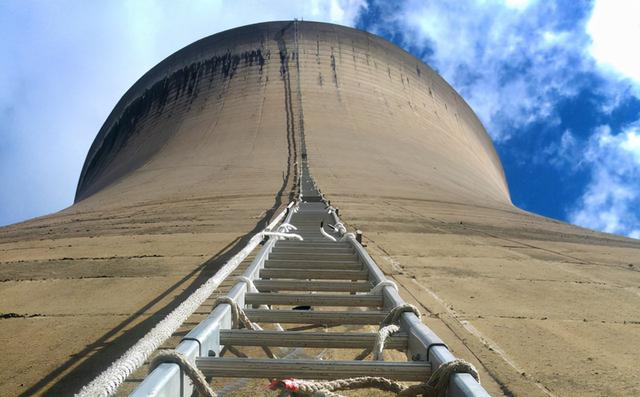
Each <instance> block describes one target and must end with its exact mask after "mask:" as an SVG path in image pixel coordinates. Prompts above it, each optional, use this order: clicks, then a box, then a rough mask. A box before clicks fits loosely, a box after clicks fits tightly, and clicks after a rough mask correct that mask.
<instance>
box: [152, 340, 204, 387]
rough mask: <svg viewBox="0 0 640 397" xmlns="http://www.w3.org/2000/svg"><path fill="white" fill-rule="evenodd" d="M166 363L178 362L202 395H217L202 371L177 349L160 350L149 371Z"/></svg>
mask: <svg viewBox="0 0 640 397" xmlns="http://www.w3.org/2000/svg"><path fill="white" fill-rule="evenodd" d="M164 363H172V364H177V365H178V366H179V367H180V368H181V369H182V370H183V371H184V373H185V375H187V377H189V379H191V383H193V386H194V387H195V389H196V390H197V391H198V395H199V396H200V397H216V393H215V392H214V391H213V389H211V386H210V385H209V382H207V380H206V378H205V376H204V374H203V373H202V371H200V369H198V367H196V366H195V365H194V364H193V363H191V361H189V359H188V358H187V357H186V356H185V355H184V354H182V353H180V352H177V351H175V350H169V351H162V352H159V353H158V354H156V355H155V356H154V357H153V359H152V360H151V363H150V364H149V373H151V372H153V370H154V369H156V368H157V367H158V365H160V364H164Z"/></svg>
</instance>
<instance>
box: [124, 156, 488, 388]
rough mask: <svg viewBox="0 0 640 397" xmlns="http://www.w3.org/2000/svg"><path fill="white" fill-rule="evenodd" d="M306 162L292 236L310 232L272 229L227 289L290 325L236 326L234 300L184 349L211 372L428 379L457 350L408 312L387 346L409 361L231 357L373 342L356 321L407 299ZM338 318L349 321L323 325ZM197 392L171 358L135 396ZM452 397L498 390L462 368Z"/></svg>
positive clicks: (248, 307)
mask: <svg viewBox="0 0 640 397" xmlns="http://www.w3.org/2000/svg"><path fill="white" fill-rule="evenodd" d="M305 163H306V161H305V162H304V163H303V165H302V167H301V173H300V181H299V186H300V197H299V200H298V201H297V202H296V204H295V206H290V211H289V212H288V214H287V216H286V218H285V220H284V224H290V225H293V226H294V227H295V229H293V228H288V232H289V234H298V235H300V236H301V237H302V238H303V240H302V241H297V240H294V239H291V240H283V239H281V237H276V236H272V237H269V238H268V239H267V240H266V242H265V243H264V245H263V246H262V248H261V249H260V251H259V252H258V254H257V255H256V256H255V258H254V260H253V262H252V263H251V265H250V266H249V267H248V268H247V270H246V271H245V272H244V274H243V277H244V278H243V280H239V281H238V282H236V284H235V285H234V286H233V287H232V288H231V290H230V291H229V293H228V294H227V296H228V297H230V298H231V299H233V300H234V301H235V302H237V303H238V304H239V305H240V306H241V307H244V311H245V313H246V314H247V316H248V317H249V319H250V320H251V321H252V322H254V323H260V324H262V325H263V326H264V327H269V325H268V324H271V325H273V324H276V323H277V324H282V325H284V326H285V328H286V329H285V330H278V329H273V327H272V328H271V329H263V330H247V329H231V308H230V306H229V305H228V304H220V305H217V306H216V307H215V308H214V310H213V311H212V312H211V314H210V315H209V317H208V318H207V319H206V320H204V321H202V322H201V323H200V324H198V325H197V326H196V327H195V328H194V329H193V330H192V331H191V332H189V333H188V334H187V335H186V336H185V337H184V338H183V339H182V342H181V343H180V345H179V346H178V347H177V349H176V350H177V351H179V352H181V353H182V354H184V355H186V356H187V357H189V358H191V359H192V360H193V361H194V362H195V364H196V365H197V367H198V368H199V369H200V370H201V371H202V372H203V373H204V375H205V376H207V377H215V378H218V377H220V378H264V379H265V380H266V379H273V378H276V379H282V378H289V377H293V378H300V379H313V380H329V379H339V378H350V377H358V376H382V377H386V378H389V379H392V380H397V381H408V382H424V381H426V380H427V379H428V378H429V376H430V374H431V372H432V370H433V369H435V368H437V367H438V366H440V365H441V364H443V363H446V362H449V361H452V360H454V357H453V355H452V354H451V353H450V352H449V350H448V349H447V347H446V345H445V344H444V343H443V341H442V340H440V338H438V336H437V335H435V334H434V333H433V332H432V331H431V330H430V329H429V328H427V327H426V326H425V325H424V324H422V322H421V321H420V320H419V319H418V317H416V315H414V314H413V313H403V314H402V316H401V321H400V327H401V331H400V332H399V333H397V334H395V335H393V336H392V337H390V338H389V339H388V340H387V343H386V345H385V348H386V349H387V350H400V351H403V352H404V353H405V354H406V358H407V360H395V361H371V360H354V359H349V360H342V359H341V360H317V359H310V358H293V359H290V358H286V357H285V358H279V359H272V358H268V357H266V356H265V354H264V353H262V354H261V357H255V358H254V357H251V358H248V357H229V356H230V355H231V354H230V352H235V353H236V354H238V351H240V352H241V351H242V349H254V350H256V349H258V348H268V349H276V348H279V349H282V348H306V349H313V348H323V349H366V348H371V347H373V344H374V342H375V339H376V332H372V331H374V330H373V329H371V327H369V330H368V332H362V331H359V332H354V331H353V328H355V327H366V326H369V325H378V324H380V322H381V321H382V320H383V318H384V317H385V316H386V314H387V313H388V312H389V310H390V309H392V308H394V307H396V306H399V305H401V304H403V303H404V301H403V300H402V298H401V297H400V295H399V294H398V291H397V290H396V288H395V286H394V285H393V283H391V282H389V281H388V280H387V279H386V277H385V276H384V274H383V273H382V271H381V270H380V268H379V267H378V266H377V265H376V264H375V262H374V261H373V259H372V258H371V256H369V254H368V253H367V251H366V250H365V249H364V247H363V246H362V245H361V244H360V242H359V241H357V240H358V239H357V238H356V236H355V235H353V234H345V233H344V232H345V230H344V227H343V226H342V224H341V222H340V218H339V216H338V211H337V210H335V209H333V208H332V207H331V206H330V205H329V203H328V202H327V201H326V200H325V199H324V198H323V196H322V195H321V193H320V191H319V189H317V187H316V185H315V183H314V182H313V179H312V178H311V176H310V174H309V172H308V169H307V168H306V164H305ZM321 224H322V225H323V226H322V228H323V230H321ZM333 240H335V241H333ZM248 280H251V282H248ZM376 286H377V287H376ZM336 326H342V327H348V329H347V330H341V332H320V331H321V330H322V329H324V330H325V331H326V330H327V329H328V328H329V327H336ZM280 329H282V328H280ZM258 352H261V351H258ZM240 355H242V354H240ZM265 382H266V381H265ZM191 393H192V386H191V383H190V381H189V380H188V379H187V378H186V377H185V375H184V374H183V373H182V372H181V370H180V368H179V367H178V366H177V365H176V364H170V363H165V364H161V365H160V366H158V367H157V368H156V369H155V370H154V371H153V372H152V373H151V374H150V375H149V376H148V377H147V378H146V379H145V380H144V381H143V382H142V383H141V384H140V386H139V387H138V388H137V389H136V390H135V391H134V393H133V394H132V396H134V397H140V396H190V395H191ZM274 395H275V394H274ZM448 395H449V396H488V394H487V392H486V391H485V390H484V389H483V388H482V386H480V384H479V383H478V382H476V381H475V379H474V378H473V377H472V376H471V375H469V374H454V375H452V377H451V380H450V383H449V390H448Z"/></svg>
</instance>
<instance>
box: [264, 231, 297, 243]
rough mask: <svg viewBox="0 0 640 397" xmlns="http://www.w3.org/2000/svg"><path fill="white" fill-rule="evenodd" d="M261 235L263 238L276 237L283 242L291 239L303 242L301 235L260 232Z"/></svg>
mask: <svg viewBox="0 0 640 397" xmlns="http://www.w3.org/2000/svg"><path fill="white" fill-rule="evenodd" d="M261 234H262V235H263V236H269V237H278V238H280V239H284V240H291V239H293V240H299V241H303V240H304V239H303V238H302V236H301V235H299V234H295V233H281V232H262V233H261Z"/></svg>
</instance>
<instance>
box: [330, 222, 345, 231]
mask: <svg viewBox="0 0 640 397" xmlns="http://www.w3.org/2000/svg"><path fill="white" fill-rule="evenodd" d="M333 227H334V228H335V229H336V230H337V231H338V232H340V234H345V233H346V232H347V228H346V227H345V226H344V223H342V222H340V221H338V223H336V224H335V225H333Z"/></svg>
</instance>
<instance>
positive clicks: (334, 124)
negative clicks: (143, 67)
mask: <svg viewBox="0 0 640 397" xmlns="http://www.w3.org/2000/svg"><path fill="white" fill-rule="evenodd" d="M303 133H304V134H305V137H306V142H307V145H308V151H309V161H310V164H311V167H312V172H313V173H314V175H315V176H316V178H317V179H318V181H319V182H320V185H321V187H322V188H323V189H326V191H327V192H328V191H333V192H335V193H336V194H347V195H349V194H351V195H353V194H356V195H363V194H365V195H372V194H373V195H395V196H399V197H405V196H406V197H409V198H425V199H438V200H443V199H450V200H455V201H467V202H472V201H476V200H482V201H485V202H493V203H501V204H508V203H509V193H508V188H507V185H506V181H505V178H504V173H503V171H502V166H501V164H500V161H499V159H498V157H497V155H496V153H495V150H494V148H493V145H492V143H491V140H490V139H489V137H488V135H487V133H486V131H485V130H484V128H483V127H482V125H481V123H480V122H479V121H478V119H477V117H476V116H475V114H474V113H473V111H471V109H470V108H469V107H468V106H467V104H466V103H465V102H464V100H462V98H460V96H459V95H458V94H457V93H456V92H455V91H453V89H451V87H450V86H449V85H448V84H447V83H446V82H445V81H444V80H443V79H442V78H441V77H439V76H438V75H437V74H436V73H435V72H434V71H433V70H431V69H430V68H429V67H428V66H426V65H424V64H423V63H421V62H420V61H419V60H417V59H416V58H415V57H413V56H411V55H410V54H408V53H406V52H404V51H402V50H401V49H399V48H397V47H395V46H393V45H392V44H390V43H388V42H386V41H385V40H382V39H381V38H379V37H376V36H373V35H371V34H368V33H366V32H361V31H357V30H354V29H350V28H345V27H341V26H336V25H329V24H320V23H299V24H297V25H294V24H293V23H292V22H279V23H268V24H259V25H252V26H249V27H244V28H239V29H233V30H230V31H227V32H224V33H220V34H218V35H215V36H211V37H208V38H206V39H203V40H200V41H198V42H196V43H194V44H192V45H190V46H188V47H186V48H184V49H182V50H180V51H178V52H177V53H175V54H173V55H172V56H170V57H169V58H167V59H166V60H164V61H163V62H161V63H160V64H158V65H157V66H156V67H154V68H153V69H152V70H151V71H149V72H148V73H147V74H145V76H143V77H142V78H141V79H140V80H139V81H138V82H137V83H136V84H135V85H134V86H133V87H132V88H131V89H130V90H129V91H128V92H127V93H126V94H125V96H124V97H123V98H122V100H121V101H120V102H119V103H118V105H117V106H116V108H115V109H114V111H113V112H112V114H111V115H110V116H109V118H108V119H107V121H106V122H105V124H104V126H103V128H102V129H101V130H100V132H99V134H98V136H97V138H96V140H95V142H94V144H93V145H92V147H91V150H90V151H89V154H88V156H87V160H86V163H85V165H84V167H83V171H82V175H81V177H80V181H79V184H78V191H77V200H81V199H83V198H86V197H89V196H91V195H93V194H95V193H97V192H99V191H100V190H102V189H104V188H106V187H110V188H111V189H118V186H120V187H123V186H128V185H129V183H128V182H127V181H128V180H131V181H132V182H131V183H133V184H135V185H140V183H142V185H141V186H142V187H143V188H142V189H141V190H144V191H142V192H140V193H138V194H141V195H150V193H153V194H155V193H154V192H149V190H148V186H149V181H150V180H155V179H154V178H156V175H157V174H158V173H159V170H162V171H161V174H162V175H158V177H161V178H164V179H165V180H166V179H167V178H172V177H174V176H175V177H176V180H178V181H179V184H184V185H185V186H189V188H190V189H191V190H192V193H193V194H194V195H197V194H207V193H209V192H212V191H217V189H216V188H214V187H212V186H192V185H198V184H200V183H203V184H204V183H206V182H207V181H208V179H207V178H206V177H207V176H208V174H215V175H210V176H211V177H212V178H214V179H217V178H220V177H221V173H224V172H225V170H226V171H229V170H233V172H236V171H237V172H241V173H244V174H246V175H244V176H243V178H245V179H244V180H245V181H246V182H247V183H246V186H244V187H242V191H244V192H250V191H252V189H257V190H256V191H255V192H257V191H260V190H261V189H264V188H265V187H266V186H265V185H264V183H266V181H270V183H272V184H274V183H275V184H277V180H278V179H280V178H281V177H282V172H285V175H286V171H285V170H287V169H288V163H290V162H291V160H292V159H293V160H295V155H296V153H297V152H298V151H300V150H301V149H300V147H299V145H300V142H299V141H300V134H303ZM194 167H197V168H198V169H197V171H196V170H195V168H194ZM142 174H144V175H142ZM193 174H197V175H193ZM372 181H375V184H376V189H375V190H376V191H375V192H374V191H372V189H370V183H371V182H372ZM254 185H255V186H254ZM212 189H213V190H212ZM242 191H238V192H237V193H241V192H242ZM272 191H274V190H273V188H271V191H268V193H271V192H272ZM157 193H160V194H163V193H166V192H157Z"/></svg>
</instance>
